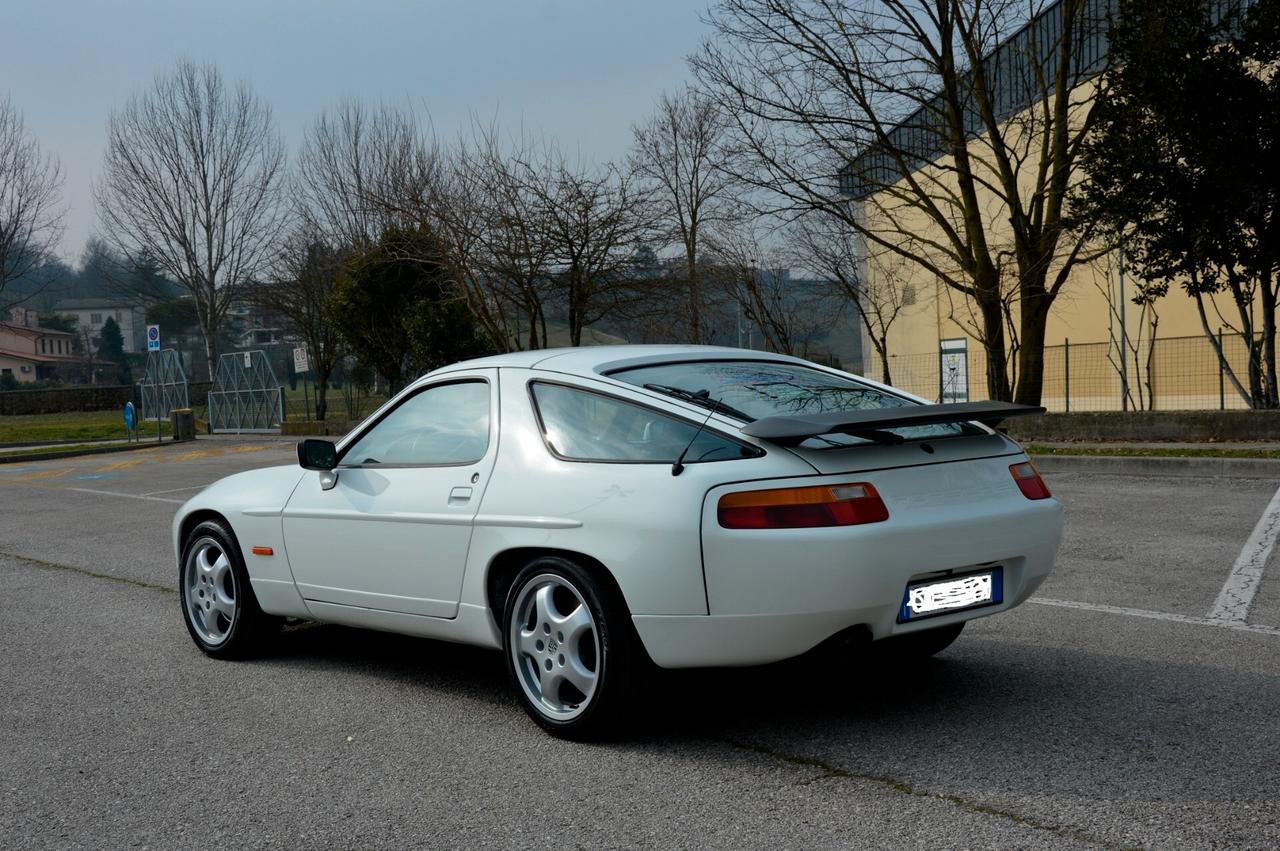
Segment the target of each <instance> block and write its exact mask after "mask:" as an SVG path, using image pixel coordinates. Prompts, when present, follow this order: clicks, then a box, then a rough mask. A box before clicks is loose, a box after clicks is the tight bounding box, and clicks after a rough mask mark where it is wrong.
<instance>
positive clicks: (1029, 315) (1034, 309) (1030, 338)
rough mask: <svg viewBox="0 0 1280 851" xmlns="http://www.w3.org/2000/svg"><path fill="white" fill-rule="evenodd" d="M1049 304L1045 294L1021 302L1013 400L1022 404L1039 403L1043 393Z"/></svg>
mask: <svg viewBox="0 0 1280 851" xmlns="http://www.w3.org/2000/svg"><path fill="white" fill-rule="evenodd" d="M1050 304H1051V302H1050V301H1049V299H1048V297H1047V296H1045V297H1042V298H1033V299H1031V300H1028V301H1024V302H1023V305H1022V316H1021V317H1020V321H1019V325H1020V334H1021V345H1020V347H1019V348H1018V387H1017V390H1016V392H1015V393H1014V394H1013V401H1015V402H1017V403H1018V404H1020V405H1039V404H1040V400H1041V398H1042V396H1043V395H1044V343H1045V333H1046V331H1047V329H1048V325H1049V306H1050ZM1125 356H1127V355H1125Z"/></svg>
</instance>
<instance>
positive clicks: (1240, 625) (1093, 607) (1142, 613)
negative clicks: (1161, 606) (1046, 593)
mask: <svg viewBox="0 0 1280 851" xmlns="http://www.w3.org/2000/svg"><path fill="white" fill-rule="evenodd" d="M1027 602H1028V603H1038V604H1040V605H1041V606H1056V607H1058V608H1060V609H1082V610H1084V611H1086V612H1105V613H1106V614H1111V615H1125V616H1127V617H1131V618H1147V619H1148V620H1156V621H1173V622H1174V623H1186V624H1191V625H1193V626H1216V627H1218V628H1219V629H1233V630H1236V631H1237V632H1253V633H1258V634H1261V635H1280V629H1278V628H1276V627H1274V626H1263V625H1262V624H1252V623H1245V622H1244V621H1233V620H1223V619H1221V618H1212V617H1209V618H1197V617H1192V616H1191V615H1175V614H1172V613H1171V612H1153V611H1150V610H1149V609H1131V608H1129V607H1127V606H1107V605H1104V604H1102V603H1080V602H1077V601H1076V600H1053V599H1050V598H1048V597H1032V598H1031V599H1030V600H1028V601H1027Z"/></svg>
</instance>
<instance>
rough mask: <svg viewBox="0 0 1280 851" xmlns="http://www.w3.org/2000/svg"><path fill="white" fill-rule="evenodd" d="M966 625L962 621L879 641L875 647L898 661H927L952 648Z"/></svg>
mask: <svg viewBox="0 0 1280 851" xmlns="http://www.w3.org/2000/svg"><path fill="white" fill-rule="evenodd" d="M964 623H965V622H964V621H961V622H960V623H953V624H951V625H949V626H939V627H934V628H933V629H926V630H923V631H921V632H911V633H907V634H906V635H895V636H894V637H893V638H886V639H884V640H883V641H877V642H876V643H875V645H874V646H875V648H876V649H877V650H879V651H880V653H881V654H882V655H884V656H886V657H890V658H893V659H896V660H903V661H906V660H911V659H927V658H929V657H930V656H933V655H934V654H936V653H941V652H942V651H943V650H946V649H947V648H948V647H950V646H951V643H952V642H953V641H955V640H956V639H957V638H959V637H960V633H961V632H962V631H963V630H964Z"/></svg>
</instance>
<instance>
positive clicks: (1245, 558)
mask: <svg viewBox="0 0 1280 851" xmlns="http://www.w3.org/2000/svg"><path fill="white" fill-rule="evenodd" d="M1277 535H1280V490H1277V491H1276V494H1275V496H1273V497H1271V502H1269V503H1268V504H1267V510H1266V511H1264V512H1262V518H1261V519H1260V520H1258V525H1257V526H1254V527H1253V532H1252V534H1250V535H1249V540H1247V541H1245V544H1244V549H1242V550H1241V551H1240V556H1239V557H1238V558H1237V559H1236V563H1235V566H1233V567H1232V568H1231V573H1230V575H1228V576H1227V582H1226V584H1225V585H1223V586H1222V590H1221V591H1220V592H1218V599H1217V601H1215V602H1214V604H1213V608H1212V609H1210V610H1209V619H1210V620H1214V621H1224V622H1226V623H1244V622H1245V619H1246V618H1248V616H1249V606H1250V605H1252V604H1253V597H1254V595H1255V594H1257V593H1258V586H1259V585H1261V584H1262V573H1263V571H1264V570H1266V568H1267V559H1268V557H1270V555H1271V550H1272V548H1273V547H1274V546H1275V544H1276V536H1277Z"/></svg>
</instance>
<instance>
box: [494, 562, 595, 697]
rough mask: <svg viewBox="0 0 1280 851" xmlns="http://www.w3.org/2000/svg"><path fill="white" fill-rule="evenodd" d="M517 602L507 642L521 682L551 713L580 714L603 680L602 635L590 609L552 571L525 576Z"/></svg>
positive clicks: (525, 691) (570, 587) (580, 597)
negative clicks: (527, 578) (530, 576)
mask: <svg viewBox="0 0 1280 851" xmlns="http://www.w3.org/2000/svg"><path fill="white" fill-rule="evenodd" d="M515 607H516V611H515V617H513V618H512V619H511V621H510V624H509V629H510V630H511V633H512V634H511V639H510V642H509V643H510V647H511V654H512V663H513V664H514V665H515V667H516V671H517V672H518V674H519V679H520V687H521V688H522V689H523V690H524V693H525V696H526V697H528V698H529V699H530V700H531V701H534V702H535V703H537V704H538V705H539V706H540V707H541V708H542V711H543V712H545V713H546V714H547V715H549V716H551V717H553V718H556V719H559V720H565V721H567V720H569V719H571V718H574V717H576V716H577V715H579V714H581V712H582V711H583V710H584V709H585V708H586V706H587V705H588V704H589V703H590V702H591V697H592V695H594V694H595V692H596V686H597V685H598V684H599V682H600V677H599V674H600V670H599V668H600V637H599V633H598V632H597V630H596V623H595V619H594V618H592V616H591V610H590V609H588V608H587V603H586V601H585V600H584V599H583V598H582V594H581V593H580V592H579V591H578V590H577V589H576V588H574V587H573V585H572V584H570V583H569V582H568V581H567V580H566V579H564V578H563V577H560V576H557V575H556V574H554V573H543V574H539V575H538V576H535V577H532V578H531V579H529V580H528V581H527V582H525V584H524V585H523V586H522V587H521V590H520V596H519V598H518V599H517V600H516V604H515Z"/></svg>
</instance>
